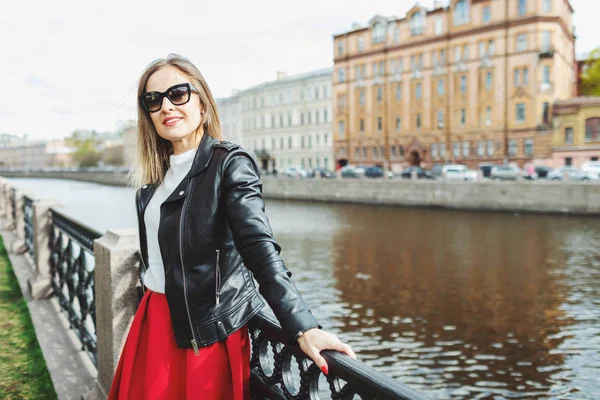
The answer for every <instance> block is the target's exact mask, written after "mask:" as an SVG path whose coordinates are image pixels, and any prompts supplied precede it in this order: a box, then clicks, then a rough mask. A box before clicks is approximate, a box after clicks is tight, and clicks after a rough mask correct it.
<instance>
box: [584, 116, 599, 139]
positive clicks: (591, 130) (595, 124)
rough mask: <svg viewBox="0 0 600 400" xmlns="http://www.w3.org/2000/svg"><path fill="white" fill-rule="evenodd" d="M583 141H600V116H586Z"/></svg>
mask: <svg viewBox="0 0 600 400" xmlns="http://www.w3.org/2000/svg"><path fill="white" fill-rule="evenodd" d="M585 141H586V142H597V141H600V118H588V119H586V120H585Z"/></svg>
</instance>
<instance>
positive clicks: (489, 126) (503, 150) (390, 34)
mask: <svg viewBox="0 0 600 400" xmlns="http://www.w3.org/2000/svg"><path fill="white" fill-rule="evenodd" d="M572 15H573V9H572V8H571V5H570V4H569V1H568V0H452V1H450V2H449V4H448V6H447V7H442V6H440V3H439V2H436V5H435V6H434V8H433V9H426V8H424V7H422V6H420V5H419V4H418V3H417V4H416V5H415V6H413V7H412V8H411V9H410V10H408V12H407V13H406V15H405V16H404V17H401V18H396V17H383V16H379V15H377V16H375V17H373V18H372V19H371V20H370V21H369V23H368V25H367V26H364V27H359V26H354V27H353V28H352V30H350V31H348V32H344V33H340V34H337V35H334V40H333V42H334V43H333V44H334V83H333V92H334V95H333V104H334V111H335V116H334V119H335V120H334V127H333V130H334V137H335V141H334V152H335V158H336V162H338V163H339V164H346V163H348V162H350V163H357V164H367V165H369V164H370V165H373V164H380V165H383V166H386V165H390V166H391V169H400V168H402V167H403V166H405V165H411V164H412V165H418V164H422V163H424V164H426V165H431V164H434V163H444V162H450V161H451V162H460V163H465V164H468V165H470V166H472V167H475V166H477V165H478V164H482V163H490V162H493V163H501V162H503V161H508V162H516V163H518V164H521V165H522V164H524V163H527V162H530V161H536V160H540V159H547V158H549V157H550V156H551V151H552V126H551V123H550V122H551V121H552V109H551V105H552V104H553V103H554V102H556V101H560V100H565V99H568V98H570V97H571V96H572V95H573V90H574V83H575V80H576V79H575V74H576V68H575V60H574V45H575V36H574V30H573V25H572Z"/></svg>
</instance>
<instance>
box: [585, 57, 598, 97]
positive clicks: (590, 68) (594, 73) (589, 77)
mask: <svg viewBox="0 0 600 400" xmlns="http://www.w3.org/2000/svg"><path fill="white" fill-rule="evenodd" d="M581 89H582V92H583V95H584V96H600V48H597V49H596V50H594V51H592V52H591V54H590V56H589V57H588V59H587V61H586V62H585V67H584V72H582V75H581Z"/></svg>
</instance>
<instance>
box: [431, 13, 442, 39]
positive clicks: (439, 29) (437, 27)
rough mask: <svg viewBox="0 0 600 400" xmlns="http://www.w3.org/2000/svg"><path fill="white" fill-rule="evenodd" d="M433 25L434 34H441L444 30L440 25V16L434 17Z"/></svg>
mask: <svg viewBox="0 0 600 400" xmlns="http://www.w3.org/2000/svg"><path fill="white" fill-rule="evenodd" d="M433 26H434V30H435V34H436V35H441V34H442V32H443V31H444V28H443V26H442V18H440V17H436V18H435V20H434V23H433Z"/></svg>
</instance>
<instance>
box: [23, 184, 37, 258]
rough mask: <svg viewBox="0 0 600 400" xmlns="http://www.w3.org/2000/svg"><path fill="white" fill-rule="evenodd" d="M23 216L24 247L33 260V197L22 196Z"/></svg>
mask: <svg viewBox="0 0 600 400" xmlns="http://www.w3.org/2000/svg"><path fill="white" fill-rule="evenodd" d="M23 218H24V220H25V221H24V225H23V229H24V231H25V232H24V233H25V248H26V249H27V253H29V255H30V256H31V258H32V259H33V260H35V245H34V237H33V232H34V227H33V199H32V198H31V197H29V196H23Z"/></svg>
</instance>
